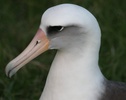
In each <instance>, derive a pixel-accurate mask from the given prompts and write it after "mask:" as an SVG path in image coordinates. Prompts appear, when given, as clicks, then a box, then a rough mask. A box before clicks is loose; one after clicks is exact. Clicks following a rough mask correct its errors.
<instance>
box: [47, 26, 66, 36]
mask: <svg viewBox="0 0 126 100" xmlns="http://www.w3.org/2000/svg"><path fill="white" fill-rule="evenodd" d="M63 28H64V27H63V26H49V27H48V28H47V33H48V34H53V33H57V32H60V31H62V30H63Z"/></svg>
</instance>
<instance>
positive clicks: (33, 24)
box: [0, 0, 126, 100]
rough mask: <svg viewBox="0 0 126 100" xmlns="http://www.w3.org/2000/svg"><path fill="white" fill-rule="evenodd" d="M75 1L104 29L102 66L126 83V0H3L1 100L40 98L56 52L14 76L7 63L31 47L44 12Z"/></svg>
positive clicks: (0, 11)
mask: <svg viewBox="0 0 126 100" xmlns="http://www.w3.org/2000/svg"><path fill="white" fill-rule="evenodd" d="M65 2H67V3H75V4H78V5H81V6H84V7H85V8H87V9H88V10H89V11H90V12H92V13H93V14H94V15H95V17H96V18H97V20H98V22H99V24H100V27H101V30H102V43H101V44H102V46H101V50H100V61H99V65H100V67H101V70H102V72H103V74H104V75H105V76H106V77H107V78H108V79H112V80H117V81H123V82H126V74H125V72H126V20H125V18H126V13H125V10H126V6H125V4H126V1H124V0H116V1H115V0H106V1H103V0H95V1H92V0H84V1H83V2H82V0H61V1H59V0H37V1H35V0H34V1H33V0H27V1H26V0H10V1H9V0H8V1H2V0H1V1H0V7H1V9H0V21H1V23H0V35H1V36H0V100H28V99H30V100H38V99H39V97H40V95H41V92H42V90H43V87H44V84H45V80H46V77H47V74H48V71H49V66H50V64H51V62H52V60H53V57H54V55H55V53H56V51H55V50H54V51H48V52H46V53H44V54H43V55H41V56H40V57H38V58H36V59H34V60H33V61H31V62H30V63H29V64H27V65H26V66H25V67H23V68H22V69H21V70H20V71H18V73H17V74H16V75H15V76H14V77H12V78H11V79H9V78H7V77H6V75H5V71H4V69H5V66H6V64H7V63H8V62H9V61H10V60H12V59H13V58H15V57H16V56H17V55H18V54H19V53H20V52H22V50H23V49H24V48H25V47H26V46H27V44H28V43H29V42H30V40H31V39H32V37H33V36H34V34H35V32H36V30H37V29H38V27H39V24H40V19H41V15H42V13H43V12H44V11H45V10H46V9H47V8H49V7H50V6H54V5H56V4H60V3H65Z"/></svg>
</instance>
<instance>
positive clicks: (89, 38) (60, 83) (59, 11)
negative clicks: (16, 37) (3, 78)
mask: <svg viewBox="0 0 126 100" xmlns="http://www.w3.org/2000/svg"><path fill="white" fill-rule="evenodd" d="M100 40H101V31H100V28H99V25H98V22H97V20H96V19H95V17H94V16H93V15H92V14H91V13H90V12H89V11H88V10H86V9H85V8H83V7H80V6H78V5H74V4H61V5H57V6H54V7H51V8H49V9H47V10H46V11H45V13H44V14H43V16H42V19H41V24H40V27H39V29H38V31H37V33H36V35H35V37H34V38H33V40H32V41H31V43H30V44H29V45H28V47H27V48H26V49H25V50H24V51H23V52H22V53H21V54H20V55H19V56H18V57H16V58H15V59H14V60H12V61H11V62H10V63H9V64H8V65H7V67H6V69H5V70H6V75H7V76H9V77H11V76H12V75H14V74H15V73H16V72H17V71H18V70H19V69H20V68H21V67H22V66H24V65H25V64H26V63H28V62H29V61H31V60H32V59H33V58H35V57H37V56H38V55H40V54H41V53H43V52H44V51H46V50H48V49H58V52H57V54H56V56H55V58H54V61H53V63H52V66H51V68H50V71H49V74H48V77H47V81H46V84H45V88H44V90H43V93H42V95H41V97H40V100H126V84H125V83H121V82H113V81H109V80H107V79H106V78H105V77H104V76H103V75H102V73H101V71H100V69H99V65H98V59H99V48H100Z"/></svg>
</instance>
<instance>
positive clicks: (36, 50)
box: [5, 4, 100, 77]
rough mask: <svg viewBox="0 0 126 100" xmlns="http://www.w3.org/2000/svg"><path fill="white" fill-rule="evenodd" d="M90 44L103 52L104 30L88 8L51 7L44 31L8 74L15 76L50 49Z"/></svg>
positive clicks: (43, 27)
mask: <svg viewBox="0 0 126 100" xmlns="http://www.w3.org/2000/svg"><path fill="white" fill-rule="evenodd" d="M84 44H85V45H84ZM86 44H87V45H90V44H91V45H90V46H94V45H95V46H96V48H97V49H99V46H100V28H99V25H98V23H97V21H96V19H95V17H94V16H93V15H92V14H91V13H90V12H89V11H87V10H86V9H84V8H82V7H80V6H77V5H73V4H61V5H58V6H54V7H51V8H49V9H47V10H46V11H45V13H44V14H43V16H42V19H41V24H40V28H39V29H38V31H37V33H36V35H35V37H34V38H33V40H32V41H31V43H30V44H29V45H28V47H27V48H26V49H25V50H24V51H23V52H22V53H21V54H20V55H19V56H18V57H16V58H15V59H14V60H12V61H11V62H10V63H9V64H8V65H7V67H6V69H5V70H6V75H7V76H9V77H11V76H12V75H13V74H15V73H16V72H17V71H18V70H19V69H20V68H21V67H22V66H24V65H25V64H27V63H28V62H29V61H31V60H32V59H33V58H35V57H37V56H38V55H40V54H41V53H43V52H44V51H46V50H48V49H59V50H67V49H73V48H78V46H80V47H81V46H84V47H85V48H86V46H87V45H86Z"/></svg>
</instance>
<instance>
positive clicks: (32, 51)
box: [5, 29, 49, 77]
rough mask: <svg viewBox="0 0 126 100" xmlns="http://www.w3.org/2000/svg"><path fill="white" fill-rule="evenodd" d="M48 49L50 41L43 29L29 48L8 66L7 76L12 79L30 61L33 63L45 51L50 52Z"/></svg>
mask: <svg viewBox="0 0 126 100" xmlns="http://www.w3.org/2000/svg"><path fill="white" fill-rule="evenodd" d="M48 48H49V40H48V38H47V36H46V35H45V33H44V32H43V31H42V30H41V29H39V30H38V31H37V33H36V35H35V37H34V38H33V40H32V41H31V43H30V44H29V45H28V47H27V48H26V49H25V50H24V51H23V52H22V53H21V54H20V55H19V56H17V57H16V58H15V59H14V60H12V61H11V62H10V63H9V64H8V65H7V66H6V69H5V71H6V75H7V76H9V77H11V76H12V75H14V74H15V73H16V72H17V71H18V70H19V69H20V68H21V67H22V66H24V65H25V64H27V63H28V62H29V61H31V60H32V59H34V58H35V57H37V56H38V55H40V54H41V53H43V52H44V51H46V50H48Z"/></svg>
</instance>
